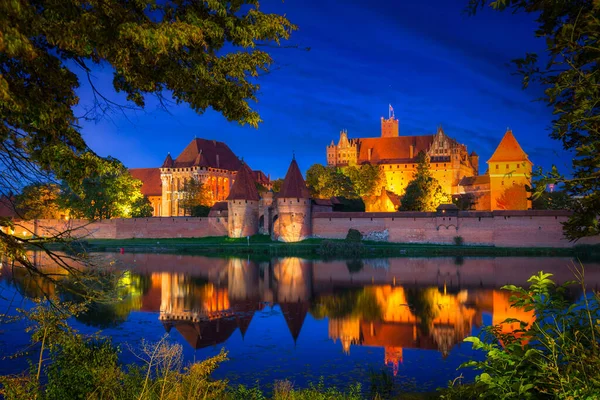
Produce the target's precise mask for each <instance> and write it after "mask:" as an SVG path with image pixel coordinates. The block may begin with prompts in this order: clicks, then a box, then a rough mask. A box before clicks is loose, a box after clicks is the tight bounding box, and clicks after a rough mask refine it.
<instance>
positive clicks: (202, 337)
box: [163, 318, 237, 350]
mask: <svg viewBox="0 0 600 400" xmlns="http://www.w3.org/2000/svg"><path fill="white" fill-rule="evenodd" d="M163 324H164V326H165V329H166V330H167V332H170V330H171V327H175V329H177V331H178V332H179V333H180V334H181V336H183V338H184V339H185V341H186V342H188V343H189V344H190V346H192V347H193V348H194V349H196V350H197V349H202V348H204V347H209V346H214V345H217V344H219V343H223V342H224V341H226V340H227V339H229V337H230V336H231V334H232V333H233V332H235V330H236V329H237V323H236V321H235V319H233V318H219V319H213V320H210V321H200V322H190V321H181V322H180V321H177V322H164V323H163Z"/></svg>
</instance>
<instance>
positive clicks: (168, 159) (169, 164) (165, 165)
mask: <svg viewBox="0 0 600 400" xmlns="http://www.w3.org/2000/svg"><path fill="white" fill-rule="evenodd" d="M161 168H173V157H171V153H169V154H167V157H166V158H165V161H164V162H163V164H162V166H161Z"/></svg>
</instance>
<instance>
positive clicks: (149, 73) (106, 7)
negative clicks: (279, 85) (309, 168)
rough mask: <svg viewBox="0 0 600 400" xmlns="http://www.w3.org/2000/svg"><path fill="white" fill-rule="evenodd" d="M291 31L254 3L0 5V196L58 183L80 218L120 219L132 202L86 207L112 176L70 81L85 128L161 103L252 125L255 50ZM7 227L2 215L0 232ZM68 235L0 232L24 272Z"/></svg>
mask: <svg viewBox="0 0 600 400" xmlns="http://www.w3.org/2000/svg"><path fill="white" fill-rule="evenodd" d="M295 29H296V27H295V26H294V25H292V24H291V23H290V22H289V21H288V20H287V19H286V18H285V17H284V16H281V15H277V14H266V13H263V12H262V11H261V9H260V6H259V2H258V1H256V0H241V1H235V2H221V1H206V2H180V1H173V0H165V1H160V2H156V1H150V0H140V1H131V2H123V1H118V0H108V1H97V0H91V1H87V2H85V4H84V5H83V6H82V3H81V2H79V1H75V0H49V1H44V2H43V4H42V3H40V2H38V1H32V0H30V1H27V0H22V1H0V32H2V35H1V38H0V118H1V119H2V123H1V124H0V141H1V144H2V146H0V169H1V170H2V171H3V173H2V174H1V175H0V195H4V196H7V195H8V194H9V193H10V192H12V193H16V192H20V190H21V189H22V188H23V187H24V186H26V185H27V184H30V183H39V182H46V181H61V182H63V188H65V189H67V188H68V191H67V194H68V196H67V197H68V198H69V203H70V204H71V205H73V206H74V208H75V209H76V211H77V212H78V213H79V214H80V215H85V216H86V218H109V217H111V216H118V215H128V214H129V212H130V211H129V212H128V210H127V209H126V208H127V206H128V205H130V203H129V202H130V201H131V202H135V200H136V198H126V199H121V198H118V199H117V200H118V203H119V204H118V205H117V206H116V208H117V209H116V210H115V209H113V208H115V207H114V204H113V203H112V201H108V204H102V206H101V207H100V206H96V204H97V200H102V201H101V203H104V200H106V199H103V198H101V199H96V197H97V196H98V194H100V193H101V194H102V195H103V196H104V195H106V194H107V193H106V190H105V186H103V184H104V183H106V182H103V180H104V179H103V178H102V177H103V176H104V175H105V174H107V173H109V175H112V172H108V171H107V164H110V162H109V160H107V159H102V158H100V157H98V156H97V155H95V154H94V153H93V151H91V150H90V149H89V147H88V146H87V144H86V143H85V140H84V139H83V138H82V136H81V134H80V132H79V126H80V125H81V123H80V121H79V120H78V118H77V117H76V116H75V112H74V107H75V106H77V105H78V104H79V98H78V96H77V94H76V90H77V89H78V87H79V85H80V77H81V78H82V79H83V80H84V81H85V82H86V83H87V84H88V85H89V87H90V89H91V92H92V94H93V96H94V100H93V104H82V105H79V110H82V111H84V113H82V115H80V116H79V117H81V118H83V119H96V118H100V117H102V116H103V115H105V114H108V113H111V112H115V111H122V110H123V109H127V108H140V107H144V105H145V103H146V100H147V98H148V97H150V96H155V97H156V98H157V99H158V101H159V102H160V104H161V105H162V106H164V107H166V102H167V101H168V100H167V99H165V97H164V95H165V94H168V95H169V96H171V97H172V99H173V100H174V102H176V103H187V104H189V105H190V107H191V108H192V109H193V110H194V111H196V112H197V113H199V114H201V113H203V112H204V111H205V110H206V109H207V108H212V109H214V110H216V111H217V112H219V113H221V114H222V115H224V116H225V117H226V118H227V119H228V120H230V121H236V122H239V123H240V124H249V125H251V126H257V124H258V123H259V122H260V117H259V115H258V114H257V112H256V111H254V110H252V108H251V107H250V105H249V102H250V101H255V100H256V93H257V91H258V89H259V84H258V79H257V78H258V76H259V75H260V74H261V73H267V72H268V71H269V70H270V69H271V66H272V64H273V59H272V58H271V56H270V55H269V54H268V53H267V52H266V51H265V49H266V48H267V47H269V46H272V45H274V44H275V45H277V44H279V43H280V41H281V40H286V39H288V38H289V36H290V34H291V32H292V31H294V30H295ZM97 67H101V68H106V67H108V70H110V71H111V72H112V73H113V80H112V82H113V87H114V89H115V90H116V91H117V92H123V93H124V94H125V96H126V99H127V103H125V104H118V103H116V102H114V101H113V100H111V99H110V98H109V97H111V96H109V95H108V96H107V95H106V94H105V93H101V92H100V91H99V90H98V89H97V86H96V78H95V77H94V73H93V72H94V68H97ZM199 88H201V90H199ZM111 92H112V91H111ZM114 168H116V167H114ZM116 169H118V168H116ZM113 172H114V171H113ZM117 175H120V174H117ZM117 183H119V182H117ZM111 190H112V189H111ZM90 191H91V192H93V193H91V194H90V197H91V198H89V199H87V201H86V197H87V196H85V194H86V193H88V194H89V192H90ZM117 192H122V191H121V190H120V189H119V190H117ZM124 194H125V196H124V197H131V196H127V193H124ZM130 194H131V193H130ZM117 197H118V196H117ZM92 201H93V202H94V203H93V204H92ZM121 201H125V203H127V204H121V203H120V202H121ZM10 224H11V221H10V220H9V219H7V218H0V225H2V226H10ZM68 233H69V232H61V233H59V234H57V235H54V236H52V237H51V238H48V239H45V240H41V239H36V240H37V241H36V243H35V244H33V243H32V242H31V241H24V240H21V239H18V238H17V237H16V236H14V235H11V234H8V233H4V232H0V247H1V249H2V251H3V254H4V255H5V256H7V257H11V258H14V259H16V260H17V261H19V262H20V263H21V264H22V265H24V266H26V268H28V269H29V270H30V271H34V270H35V265H34V264H33V263H32V262H30V261H29V260H27V258H26V257H25V256H24V254H25V252H24V249H25V247H26V246H34V245H35V246H37V247H38V248H44V244H45V243H47V242H50V241H52V242H58V241H62V242H63V243H64V242H65V241H66V240H68ZM63 266H64V267H65V268H67V269H68V265H66V264H64V263H63Z"/></svg>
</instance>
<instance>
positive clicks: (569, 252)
mask: <svg viewBox="0 0 600 400" xmlns="http://www.w3.org/2000/svg"><path fill="white" fill-rule="evenodd" d="M86 244H87V247H88V249H89V250H90V251H107V252H117V251H120V249H124V250H125V251H127V252H157V253H179V254H206V255H238V254H243V255H246V254H254V255H269V256H287V255H301V256H303V257H311V256H315V257H323V256H332V255H335V256H346V255H347V256H361V257H377V256H381V257H387V256H470V257H502V256H524V257H528V256H551V257H578V258H582V259H600V246H575V247H573V248H551V247H536V248H521V247H494V246H471V245H441V244H414V243H390V242H373V241H360V242H348V241H346V240H341V239H340V240H335V239H307V240H304V241H301V242H297V243H282V242H276V241H272V240H271V238H270V237H269V236H266V235H256V236H252V237H250V240H249V241H248V240H247V239H246V238H240V239H234V238H229V237H225V236H219V237H203V238H171V239H94V240H88V241H87V242H86Z"/></svg>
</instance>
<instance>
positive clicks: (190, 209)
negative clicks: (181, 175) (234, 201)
mask: <svg viewBox="0 0 600 400" xmlns="http://www.w3.org/2000/svg"><path fill="white" fill-rule="evenodd" d="M179 194H180V196H181V198H180V200H179V208H181V209H182V210H183V213H184V215H190V216H193V217H195V216H198V215H193V214H194V213H196V214H198V213H202V212H203V211H204V209H203V208H197V207H199V206H206V207H208V206H210V203H211V192H210V191H209V190H208V189H207V188H206V187H205V186H204V184H203V183H202V182H200V181H199V180H197V179H195V178H190V179H185V180H184V181H183V187H182V188H181V190H180V191H179ZM207 215H208V214H207Z"/></svg>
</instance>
